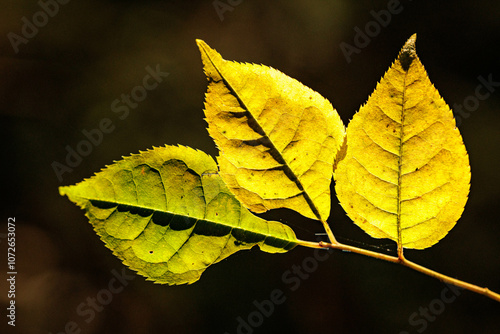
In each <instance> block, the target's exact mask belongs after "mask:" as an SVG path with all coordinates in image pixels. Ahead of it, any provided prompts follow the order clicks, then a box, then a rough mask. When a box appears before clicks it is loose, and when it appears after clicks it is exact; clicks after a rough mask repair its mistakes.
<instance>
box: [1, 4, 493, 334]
mask: <svg viewBox="0 0 500 334" xmlns="http://www.w3.org/2000/svg"><path fill="white" fill-rule="evenodd" d="M221 2H222V3H225V4H226V5H229V6H231V7H230V8H231V9H232V10H228V11H225V12H224V13H223V14H222V18H223V20H221V17H220V16H219V15H218V13H217V11H216V9H215V7H214V1H213V0H203V1H198V0H197V1H151V0H150V1H111V0H103V1H95V0H88V1H77V0H74V1H70V2H68V3H67V4H64V5H62V4H61V5H60V6H59V11H58V13H57V14H56V15H54V16H53V17H50V18H49V20H48V22H47V24H46V25H45V26H43V27H41V28H39V32H38V34H37V35H36V36H34V37H32V38H30V39H29V40H28V42H27V43H26V44H20V45H19V52H17V53H16V52H14V49H13V47H12V45H11V43H10V42H9V39H8V38H7V35H8V33H10V32H14V33H16V34H18V35H21V28H22V25H23V21H22V18H23V17H27V18H28V20H29V21H31V22H32V17H33V15H34V14H35V13H37V12H38V11H40V5H39V4H37V2H35V1H26V0H1V1H0V3H1V7H2V11H1V12H0V32H1V33H0V36H1V37H0V133H1V135H2V140H1V141H0V145H1V151H0V152H2V163H1V164H0V171H1V178H2V188H1V196H2V202H1V203H2V204H1V217H2V221H3V222H2V224H1V230H0V233H5V232H6V225H7V224H6V223H7V218H8V217H16V222H17V247H16V254H17V270H18V276H17V294H16V303H17V307H18V309H17V311H18V312H17V322H16V327H15V328H13V327H11V326H7V324H6V322H7V320H6V317H5V308H6V307H7V303H8V299H7V290H8V287H7V284H6V280H5V279H3V278H2V280H0V305H1V309H2V312H1V314H2V317H1V319H2V320H1V321H0V332H1V333H23V334H38V333H65V332H72V331H66V330H65V326H66V324H67V323H68V322H69V321H74V322H75V323H76V324H77V326H78V329H79V330H80V332H78V331H75V333H85V334H87V333H88V334H91V333H176V334H177V333H179V334H180V333H220V334H223V333H225V332H227V333H230V334H233V333H237V332H238V320H237V319H238V317H242V318H243V319H247V317H248V315H249V314H250V313H251V312H254V311H255V310H256V308H255V306H254V304H253V301H254V300H257V301H262V300H265V299H268V298H269V295H270V293H271V291H273V290H275V289H279V290H281V291H283V292H284V296H285V297H286V301H285V302H284V303H283V304H281V305H277V306H276V308H275V310H274V312H273V314H272V315H271V316H270V317H266V318H265V319H264V321H263V324H262V325H261V326H259V327H258V328H252V331H253V333H277V332H279V333H291V334H292V333H293V334H295V333H318V332H321V333H401V332H404V331H406V332H409V333H417V330H420V331H421V332H425V333H469V332H481V333H494V332H498V328H499V327H500V303H497V302H494V301H492V300H489V299H487V298H485V297H483V296H480V295H476V294H474V293H471V292H466V291H464V292H462V293H461V294H460V295H459V296H458V297H457V298H456V300H455V301H454V302H452V303H449V304H446V305H445V309H444V310H439V311H442V312H441V313H440V314H439V315H437V316H435V317H431V318H430V319H432V320H428V321H426V328H425V330H423V327H424V326H423V324H422V321H421V319H425V318H424V317H423V316H420V315H418V316H417V317H416V318H415V320H419V321H420V322H419V323H418V325H417V324H415V323H413V324H412V323H410V322H409V317H410V315H412V314H413V313H414V312H417V313H418V312H420V308H428V307H429V305H430V304H432V303H434V305H437V304H436V302H435V300H436V299H438V300H439V299H440V298H441V292H442V291H443V289H444V288H445V286H444V285H443V284H441V283H440V282H438V281H437V280H435V279H432V278H430V277H427V276H424V275H422V274H419V273H416V272H413V271H411V270H409V269H406V268H403V267H399V266H396V265H393V264H388V263H383V262H381V261H377V260H373V259H370V258H364V257H362V256H358V255H354V254H346V253H341V252H335V253H333V254H332V255H331V256H330V257H329V258H328V260H327V261H325V262H321V263H320V264H319V266H318V269H317V270H315V271H314V272H312V273H311V274H310V276H309V277H308V278H307V279H303V280H301V282H300V287H299V288H298V289H296V290H295V291H292V290H291V289H290V287H291V285H290V284H287V283H286V282H284V281H283V279H282V275H283V273H285V272H286V271H287V270H290V268H292V266H294V265H301V264H302V262H303V260H304V259H305V258H307V257H310V256H312V255H313V252H312V251H311V250H310V249H302V248H297V249H295V250H293V251H292V252H290V253H287V254H282V255H269V254H264V253H260V252H259V251H257V250H252V251H246V252H240V253H238V254H236V255H234V256H231V257H230V258H229V259H227V260H225V261H223V262H222V263H220V264H218V265H216V266H213V267H211V268H209V269H208V270H207V271H206V272H205V273H204V274H203V276H202V279H201V280H200V281H199V282H197V283H195V284H194V285H190V286H180V287H168V286H161V285H156V284H153V283H151V282H148V281H146V280H145V279H144V278H142V277H139V276H136V277H135V278H134V279H133V280H131V281H130V282H129V284H128V285H127V286H126V287H125V288H124V289H123V291H122V292H121V293H118V294H115V295H113V299H112V301H111V302H110V303H109V304H108V305H106V306H104V307H103V310H102V311H101V312H97V313H96V316H95V319H93V320H92V321H90V322H89V323H87V322H86V321H85V319H88V318H87V317H82V316H81V315H80V314H79V313H78V312H77V308H78V305H80V304H81V303H82V302H86V300H87V298H89V297H90V298H95V297H96V295H97V294H98V293H99V291H100V290H102V289H106V288H107V286H108V283H109V281H110V280H111V278H112V277H113V274H112V270H116V271H118V272H121V271H122V268H123V265H122V264H121V262H120V261H119V260H118V259H116V258H115V257H114V256H113V255H112V254H111V252H110V251H109V250H108V249H107V248H105V247H104V245H103V243H102V242H101V241H100V240H99V238H98V237H97V236H96V235H95V233H94V232H93V230H92V228H91V225H90V224H89V223H88V221H87V219H86V218H85V216H84V214H83V211H81V210H80V209H79V208H77V207H76V206H75V205H74V204H73V203H71V202H69V201H68V199H67V198H63V197H61V196H59V194H58V190H57V187H58V186H61V185H69V184H74V183H76V182H79V181H80V180H82V179H83V178H85V177H89V176H91V175H92V174H93V173H94V172H96V171H99V170H100V168H101V167H103V166H105V165H106V164H109V163H111V162H112V161H113V160H116V159H120V157H121V156H123V155H128V154H129V153H135V152H138V151H139V150H144V149H147V148H151V147H152V146H159V145H163V144H178V143H179V144H183V145H188V146H191V147H195V148H198V149H201V150H203V151H205V152H207V153H209V154H211V155H213V156H216V155H217V151H216V148H215V145H214V143H213V142H212V140H211V139H210V138H209V136H208V134H207V131H206V130H205V127H206V123H205V121H204V120H203V111H202V110H203V100H204V93H205V90H206V84H207V82H206V79H205V77H204V74H203V72H202V65H201V61H200V56H199V52H198V49H197V47H196V45H195V39H196V38H201V39H203V40H205V41H206V42H207V43H208V44H209V45H211V46H212V47H214V48H216V49H217V50H218V51H219V52H221V53H222V55H223V56H224V57H225V58H226V59H232V60H239V61H247V62H254V63H262V64H265V65H269V66H272V67H275V68H277V69H280V70H281V71H283V72H284V73H286V74H288V75H290V76H292V77H294V78H296V79H298V80H299V81H301V82H303V83H304V84H305V85H307V86H309V87H311V88H312V89H314V90H316V91H318V92H320V93H321V94H322V95H323V96H325V97H326V98H328V99H329V100H330V101H331V102H332V104H333V105H334V106H335V107H336V108H337V110H338V112H339V114H340V116H341V118H342V119H343V120H344V122H345V123H346V124H347V122H348V121H349V119H350V118H351V117H352V116H353V114H354V113H355V112H356V110H357V109H358V108H359V106H360V105H361V104H362V103H364V102H365V101H366V99H367V97H368V96H369V94H371V92H372V91H373V89H374V88H375V85H376V83H377V82H378V80H379V79H380V78H381V76H382V75H383V74H384V72H385V71H386V70H387V68H388V67H389V66H390V64H391V63H392V62H393V60H394V59H395V57H396V55H397V53H398V52H399V50H400V48H401V46H402V45H403V43H404V42H405V41H406V39H407V38H408V37H409V36H410V35H411V34H413V33H415V32H416V33H418V38H417V52H418V54H419V57H420V59H421V61H422V62H423V64H424V65H425V67H426V70H427V71H428V74H429V76H430V79H431V81H432V82H433V83H434V85H435V86H436V87H437V88H438V90H439V91H440V93H441V95H442V96H443V98H444V99H445V100H446V101H447V102H448V104H449V105H450V106H453V105H454V104H463V102H464V100H465V99H466V98H467V97H469V96H474V94H475V89H476V87H478V85H479V84H480V82H479V81H478V77H479V76H483V77H484V78H487V77H488V76H489V75H492V78H493V80H494V81H500V71H499V57H498V54H499V53H498V52H499V51H500V48H499V45H500V17H499V16H500V14H499V13H500V2H498V1H487V0H482V1H472V0H469V1H466V0H456V1H425V0H419V1H410V0H401V6H402V7H403V11H402V12H401V13H399V14H397V15H393V16H392V17H391V22H390V24H389V25H388V26H387V27H384V28H382V29H381V31H380V33H379V34H378V35H376V36H375V37H373V38H371V41H370V43H369V44H368V45H367V46H366V47H364V48H362V49H361V52H360V53H359V54H353V55H352V59H351V61H350V62H347V61H346V58H345V57H344V54H343V53H342V51H341V48H340V44H341V43H342V42H345V43H349V44H351V45H353V41H354V37H355V35H356V32H355V31H354V28H355V27H359V28H360V29H361V30H364V27H365V25H366V24H367V23H368V22H370V21H373V20H374V19H373V16H372V15H371V14H370V11H372V10H375V11H380V10H383V9H387V6H388V2H387V1H385V0H384V1H380V0H360V1H348V0H339V1H326V0H325V1H321V0H313V1H306V0H286V1H285V0H280V1H265V0H242V1H232V2H228V1H225V0H223V1H221ZM231 3H232V5H231ZM157 64H159V66H160V68H161V69H162V70H163V71H165V72H168V73H169V76H168V77H167V78H165V80H164V81H163V82H162V83H161V84H160V85H159V86H158V87H157V88H156V89H154V90H153V91H150V92H148V95H147V98H146V99H145V100H144V101H142V102H140V103H139V105H138V106H137V108H135V109H131V110H130V115H129V116H128V117H127V118H126V119H124V120H120V119H119V118H118V114H115V113H113V112H112V110H111V103H112V102H113V101H114V100H115V99H117V98H119V97H120V95H121V94H129V93H130V91H131V89H132V88H134V87H135V86H137V85H140V84H141V83H142V79H143V77H144V76H145V75H146V71H145V67H146V66H151V67H153V68H154V67H155V66H156V65H157ZM499 88H500V87H497V88H495V91H494V92H492V94H491V96H490V97H489V98H487V99H486V100H484V101H480V105H479V106H478V108H477V109H476V110H474V111H473V112H470V115H469V117H468V118H464V119H462V121H461V124H460V130H461V133H462V135H463V138H464V141H465V144H466V146H467V149H468V151H469V155H470V161H471V166H472V188H471V193H470V198H469V201H468V203H467V206H466V209H465V212H464V214H463V216H462V218H461V219H460V220H459V222H458V224H457V225H456V227H455V228H454V229H453V230H452V231H451V232H450V233H449V235H448V236H447V237H446V238H445V239H443V240H442V241H441V242H440V243H439V244H437V245H435V246H433V247H432V248H430V249H427V250H425V251H408V252H407V257H408V258H410V259H412V260H414V261H416V262H417V263H421V264H423V265H425V266H428V267H429V268H432V269H435V270H437V271H440V272H442V273H445V274H448V275H451V276H454V277H457V278H460V279H463V280H465V281H469V282H472V283H476V284H479V285H481V286H487V287H489V288H491V289H492V290H494V291H500V255H499V254H500V242H499V240H500V226H499V218H498V207H499V203H500V174H499V170H500V155H499V153H500V130H499V129H500V112H499V110H500V94H499V92H500V89H499ZM481 92H485V91H484V90H483V91H481ZM103 118H110V119H111V120H112V121H113V125H115V129H114V131H113V132H112V133H109V134H105V135H104V138H103V140H102V143H101V144H100V145H98V146H96V147H93V150H92V152H91V154H89V155H88V156H87V157H85V158H84V159H83V160H82V162H81V163H80V164H79V165H78V166H77V167H75V168H74V169H73V171H72V172H71V173H65V174H64V175H63V181H62V182H60V181H59V180H58V178H57V176H56V174H55V172H54V170H53V168H52V166H51V164H52V163H53V162H54V161H58V162H60V163H64V159H65V157H66V154H67V152H66V148H65V147H66V146H67V145H69V146H70V147H72V148H75V147H76V145H77V144H78V143H79V142H80V141H81V140H82V139H85V137H84V136H83V134H82V131H83V130H91V129H94V128H96V127H97V126H98V123H99V121H100V120H101V119H103ZM266 217H271V218H273V219H281V220H282V221H283V222H285V223H288V224H290V226H292V227H293V228H294V229H295V230H296V231H297V233H298V234H299V236H300V237H302V238H305V239H310V240H315V239H316V238H318V237H321V236H318V235H316V233H318V232H321V226H319V224H318V223H316V222H314V221H307V220H305V219H304V218H302V217H300V216H298V215H296V214H294V213H291V212H287V211H277V212H271V213H269V214H267V215H266ZM330 223H331V226H332V228H333V230H334V233H335V234H336V235H337V236H338V239H340V240H341V241H343V242H346V243H351V244H354V245H357V246H360V247H364V248H367V249H372V250H377V251H385V249H389V250H392V251H393V250H394V245H392V244H391V243H389V242H387V240H374V239H371V238H369V237H367V235H366V234H365V233H364V232H363V231H361V230H360V229H359V228H358V227H356V226H355V225H354V224H352V222H351V221H350V220H349V219H348V218H347V217H346V216H345V214H344V212H343V210H342V208H341V207H340V206H339V205H338V203H337V200H336V198H335V196H333V197H332V214H331V217H330ZM0 249H1V253H0V258H1V262H0V263H1V265H0V268H2V269H1V272H2V273H1V274H0V276H1V277H4V275H5V273H6V271H7V269H6V258H7V256H6V242H5V239H3V238H2V239H0ZM126 273H127V274H128V275H130V274H133V272H131V271H126ZM431 316H432V313H431ZM239 332H240V333H247V332H250V331H245V330H242V329H240V331H239Z"/></svg>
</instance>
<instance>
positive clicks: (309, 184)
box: [197, 40, 345, 221]
mask: <svg viewBox="0 0 500 334" xmlns="http://www.w3.org/2000/svg"><path fill="white" fill-rule="evenodd" d="M197 43H198V46H199V48H200V52H201V56H202V60H203V64H204V70H205V74H206V75H207V77H208V80H209V85H208V92H207V94H206V101H205V115H206V120H207V122H208V132H209V133H210V136H212V138H213V139H214V141H215V143H216V144H217V146H218V148H219V150H220V152H219V157H218V158H217V160H218V163H219V169H220V174H221V176H222V178H223V179H224V181H225V182H226V184H227V185H228V187H229V189H230V190H231V191H232V192H233V193H234V194H235V195H236V197H237V198H238V199H239V200H240V201H241V202H242V203H243V204H244V205H245V206H247V207H248V208H249V209H250V210H252V211H254V212H265V211H267V210H270V209H275V208H289V209H292V210H295V211H297V212H299V213H301V214H302V215H304V216H306V217H309V218H313V219H317V220H321V221H326V219H327V218H328V216H329V214H330V200H331V199H330V198H331V197H330V196H331V195H330V183H331V179H332V170H333V164H334V161H335V157H336V155H337V153H338V152H339V150H340V147H341V145H342V143H343V141H344V136H345V128H344V125H343V123H342V121H341V119H340V117H339V115H338V114H337V112H336V111H335V109H334V108H333V107H332V105H331V104H330V102H328V100H326V99H325V98H323V97H322V96H321V95H319V94H318V93H316V92H314V91H313V90H311V89H310V88H308V87H306V86H304V85H302V84H301V83H300V82H298V81H297V80H295V79H292V78H290V77H288V76H286V75H285V74H283V73H281V72H279V71H277V70H275V69H273V68H270V67H266V66H262V65H255V64H243V63H237V62H232V61H226V60H224V59H223V58H222V57H221V55H220V54H219V53H217V52H216V51H215V50H213V49H211V48H210V47H209V46H208V45H207V44H206V43H205V42H203V41H201V40H197Z"/></svg>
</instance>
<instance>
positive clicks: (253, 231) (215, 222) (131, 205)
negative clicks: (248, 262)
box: [86, 198, 295, 243]
mask: <svg viewBox="0 0 500 334" xmlns="http://www.w3.org/2000/svg"><path fill="white" fill-rule="evenodd" d="M86 200H87V201H89V202H90V201H99V202H104V203H108V204H113V205H116V206H118V205H124V206H129V207H133V208H138V209H144V210H149V211H153V212H160V213H167V214H171V215H174V216H183V217H187V218H190V219H194V220H196V221H200V220H202V221H206V222H209V223H213V224H216V225H222V226H225V227H228V228H230V229H231V230H233V229H237V230H242V231H248V232H251V233H256V234H260V235H263V236H265V237H266V238H268V237H272V238H276V239H279V240H283V241H288V242H293V243H294V242H295V241H294V240H290V239H284V238H282V237H278V236H276V235H273V234H267V233H263V232H261V231H256V230H252V229H249V228H242V227H241V226H233V225H228V224H225V223H223V222H219V221H213V220H210V219H206V218H196V217H193V216H188V215H184V214H179V213H173V212H171V211H168V210H165V211H163V210H158V209H153V208H150V207H147V206H138V205H134V204H125V203H119V202H113V201H109V200H102V199H90V198H86ZM266 222H267V221H266ZM195 224H196V223H195Z"/></svg>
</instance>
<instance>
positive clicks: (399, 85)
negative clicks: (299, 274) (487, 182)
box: [335, 35, 470, 249]
mask: <svg viewBox="0 0 500 334" xmlns="http://www.w3.org/2000/svg"><path fill="white" fill-rule="evenodd" d="M415 40H416V35H413V36H412V37H411V38H410V39H409V40H408V41H407V42H406V44H405V45H404V47H403V49H402V50H401V52H400V54H399V56H398V59H396V61H395V62H394V64H393V65H392V66H391V67H390V68H389V70H388V71H387V72H386V73H385V75H384V77H383V78H382V80H381V81H380V83H379V84H378V85H377V87H376V89H375V91H374V92H373V94H372V95H371V96H370V98H369V99H368V101H367V103H366V104H365V105H364V106H362V107H361V108H360V110H359V111H358V113H356V114H355V115H354V117H353V119H352V120H351V122H350V123H349V126H348V127H347V137H346V140H347V152H346V157H345V158H344V159H343V160H342V161H341V162H339V164H338V168H337V170H336V172H335V182H336V185H335V189H336V192H337V196H338V198H339V200H340V203H341V205H342V207H343V208H344V209H345V210H346V212H347V214H348V215H349V217H350V218H351V219H352V220H353V221H354V222H355V223H356V224H357V225H358V226H359V227H361V228H362V229H363V230H364V231H365V232H367V233H368V234H369V235H371V236H372V237H375V238H389V239H392V240H394V241H396V242H397V243H398V245H400V246H402V247H404V248H415V249H424V248H427V247H430V246H432V245H434V244H435V243H437V242H438V241H439V240H441V239H442V238H443V237H444V236H445V235H446V234H447V233H448V231H449V230H451V229H452V228H453V226H455V223H456V221H457V220H458V219H459V218H460V216H461V215H462V212H463V209H464V206H465V203H466V202H467V196H468V193H469V188H470V167H469V158H468V156H467V152H466V149H465V146H464V144H463V141H462V137H461V135H460V132H459V131H458V128H457V127H456V125H455V119H454V118H453V113H452V111H451V110H450V108H449V107H448V105H447V104H446V103H445V102H444V100H443V99H442V98H441V96H440V95H439V93H438V91H437V90H436V89H435V88H434V86H433V85H432V83H431V82H430V80H429V78H428V76H427V73H426V71H425V69H424V67H423V65H422V64H421V62H420V60H419V58H418V57H417V55H416V52H415Z"/></svg>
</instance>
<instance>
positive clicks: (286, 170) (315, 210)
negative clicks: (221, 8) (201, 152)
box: [205, 51, 323, 221]
mask: <svg viewBox="0 0 500 334" xmlns="http://www.w3.org/2000/svg"><path fill="white" fill-rule="evenodd" d="M205 55H206V56H207V59H209V60H210V62H211V63H212V65H213V67H214V68H215V70H216V71H217V73H219V75H220V77H221V78H222V81H223V83H224V84H225V85H226V86H227V87H228V89H229V91H230V92H231V93H232V94H233V96H235V97H236V99H237V101H238V103H240V105H241V106H243V107H244V109H245V111H246V112H247V113H248V114H249V116H250V117H251V118H252V120H253V121H254V124H255V126H256V127H257V129H254V128H252V129H253V130H255V131H256V132H257V133H259V134H260V135H262V136H263V137H265V138H267V139H268V141H269V145H270V146H271V149H272V150H273V151H274V152H277V155H274V154H273V155H272V156H273V157H274V158H275V159H276V158H279V160H278V159H276V160H277V161H278V163H280V164H282V165H283V169H284V170H283V172H284V173H285V174H286V175H287V176H288V178H290V179H291V180H292V181H293V182H294V183H295V184H296V185H297V187H298V188H299V190H300V191H301V192H302V193H303V194H304V199H305V200H306V202H307V204H308V205H309V207H310V209H311V211H312V212H313V213H314V215H315V216H316V218H318V220H320V221H323V219H322V218H321V215H320V213H319V210H318V208H317V207H316V205H315V204H314V202H313V200H312V198H311V197H310V196H309V194H308V193H307V192H306V191H305V188H304V186H303V185H302V182H300V180H299V178H298V177H297V176H296V175H295V173H294V172H293V170H292V169H291V168H290V166H289V165H288V163H287V162H286V160H285V158H284V157H283V155H282V154H281V152H280V151H279V150H278V149H277V148H276V146H275V145H274V143H273V141H272V140H271V138H269V136H268V135H267V133H266V132H265V131H264V129H263V128H262V126H261V125H260V123H259V122H258V121H257V119H255V117H254V116H253V114H252V113H251V112H250V109H249V108H248V107H247V105H246V104H245V103H244V102H243V100H242V99H241V97H240V96H239V94H238V93H237V92H236V90H235V89H234V88H233V86H231V84H230V83H229V81H227V79H226V78H225V76H224V75H223V74H222V72H221V71H220V69H219V68H218V67H217V66H216V64H215V63H214V62H213V61H212V58H211V57H210V56H209V55H208V53H207V52H206V51H205ZM223 61H226V60H224V59H223ZM249 126H250V125H249ZM280 160H281V161H280ZM290 175H291V176H293V179H292V178H291V177H290Z"/></svg>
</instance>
